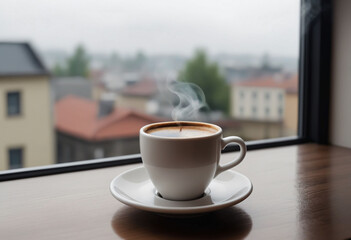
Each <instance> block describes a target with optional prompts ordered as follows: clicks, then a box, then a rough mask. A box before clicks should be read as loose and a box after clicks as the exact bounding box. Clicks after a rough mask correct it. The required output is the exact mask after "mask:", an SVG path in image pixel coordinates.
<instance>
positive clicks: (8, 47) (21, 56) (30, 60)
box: [0, 42, 49, 76]
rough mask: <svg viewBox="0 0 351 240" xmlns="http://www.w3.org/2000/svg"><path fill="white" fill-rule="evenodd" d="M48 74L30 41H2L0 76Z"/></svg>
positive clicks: (0, 48)
mask: <svg viewBox="0 0 351 240" xmlns="http://www.w3.org/2000/svg"><path fill="white" fill-rule="evenodd" d="M48 74H49V72H48V71H47V69H46V68H45V66H44V65H43V63H42V62H41V60H40V59H39V57H38V55H37V54H36V53H35V51H34V50H33V48H32V47H31V46H30V44H29V43H16V42H0V76H22V75H48Z"/></svg>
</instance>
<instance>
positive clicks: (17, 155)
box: [9, 148, 23, 169]
mask: <svg viewBox="0 0 351 240" xmlns="http://www.w3.org/2000/svg"><path fill="white" fill-rule="evenodd" d="M22 167H23V149H22V148H11V149H9V169H16V168H22Z"/></svg>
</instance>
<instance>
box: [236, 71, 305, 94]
mask: <svg viewBox="0 0 351 240" xmlns="http://www.w3.org/2000/svg"><path fill="white" fill-rule="evenodd" d="M234 85H235V86H245V87H267V88H282V89H285V90H286V91H287V92H289V93H296V92H297V91H298V76H297V75H296V74H295V75H277V76H263V77H257V78H252V79H249V80H246V81H241V82H236V83H234Z"/></svg>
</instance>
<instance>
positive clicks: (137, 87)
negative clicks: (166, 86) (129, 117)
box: [122, 78, 158, 97]
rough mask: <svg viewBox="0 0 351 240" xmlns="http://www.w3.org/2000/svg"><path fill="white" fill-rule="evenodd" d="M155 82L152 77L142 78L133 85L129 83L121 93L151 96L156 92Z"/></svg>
mask: <svg viewBox="0 0 351 240" xmlns="http://www.w3.org/2000/svg"><path fill="white" fill-rule="evenodd" d="M157 90H158V89H157V84H156V82H155V81H154V80H152V79H148V78H146V79H143V80H141V81H140V82H137V83H135V84H133V85H130V86H128V87H126V88H124V89H123V91H122V94H123V95H131V96H139V97H151V96H153V95H154V94H156V93H157Z"/></svg>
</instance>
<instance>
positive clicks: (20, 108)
mask: <svg viewBox="0 0 351 240" xmlns="http://www.w3.org/2000/svg"><path fill="white" fill-rule="evenodd" d="M11 94H17V95H18V106H17V108H18V112H16V113H11V112H10V109H9V104H10V102H9V100H10V99H9V98H10V95H11ZM22 112H23V109H22V93H21V91H18V90H13V91H12V90H11V91H8V92H6V116H7V117H9V118H13V117H18V116H21V115H22Z"/></svg>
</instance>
